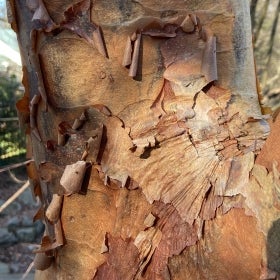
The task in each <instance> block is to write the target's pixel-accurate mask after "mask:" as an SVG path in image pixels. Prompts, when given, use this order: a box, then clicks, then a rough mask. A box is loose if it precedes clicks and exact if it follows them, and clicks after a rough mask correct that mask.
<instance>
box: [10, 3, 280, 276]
mask: <svg viewBox="0 0 280 280" xmlns="http://www.w3.org/2000/svg"><path fill="white" fill-rule="evenodd" d="M121 2H122V3H121V4H120V3H119V2H118V1H113V0H108V1H102V0H96V1H89V0H84V1H80V0H76V1H68V0H63V1H41V0H29V1H27V3H26V4H27V7H26V6H20V9H19V8H17V9H16V11H17V12H16V13H15V12H14V15H13V16H14V19H16V20H17V21H18V22H17V24H18V25H19V26H23V28H22V29H19V30H18V32H19V35H20V36H19V38H20V43H21V44H22V46H21V49H22V56H23V61H24V63H23V65H25V66H24V68H23V69H24V78H23V84H24V86H25V88H26V93H25V96H24V98H23V99H22V100H21V101H20V102H19V103H18V105H17V106H18V110H19V114H20V116H19V118H20V120H21V123H22V124H23V125H27V126H29V129H28V130H27V131H28V133H29V134H30V137H31V139H32V150H33V153H34V160H35V162H34V163H32V164H31V163H30V164H29V166H28V169H29V172H28V173H29V177H30V180H31V185H32V186H33V189H34V193H35V195H36V196H38V197H39V198H40V201H41V207H40V209H39V210H38V212H37V214H36V215H35V217H34V218H35V219H43V220H44V222H45V224H46V232H45V234H44V237H43V238H42V242H41V247H40V248H39V249H38V250H37V255H36V257H35V261H34V263H35V267H36V268H37V270H45V271H42V272H37V273H36V279H46V278H49V279H68V278H69V279H85V280H87V279H116V280H117V279H147V280H148V279H149V280H150V279H182V280H183V279H184V280H185V279H259V278H260V275H266V276H262V277H264V278H263V279H266V278H265V277H267V278H268V276H269V271H270V272H271V271H272V272H271V273H272V274H271V273H270V274H271V275H276V274H273V273H280V270H279V266H278V267H277V265H278V264H280V258H279V254H278V255H277V252H276V249H274V247H275V248H277V246H274V243H275V240H274V239H273V238H271V235H272V236H274V235H273V234H274V232H271V229H272V228H275V227H276V224H275V223H277V219H279V215H280V210H279V209H280V201H279V197H280V182H279V166H280V162H279V152H278V151H277V148H275V147H276V146H277V145H275V143H276V141H277V139H278V138H277V137H279V117H278V118H276V119H275V120H274V122H272V121H271V127H272V129H273V131H272V133H271V134H270V136H269V138H268V141H267V142H266V139H267V137H268V135H269V132H270V126H269V123H268V118H269V116H264V115H262V113H261V110H260V106H259V101H258V96H257V93H256V84H255V73H254V69H255V68H254V61H253V59H252V57H253V56H252V45H251V39H250V36H251V34H250V18H249V15H248V14H247V11H248V10H249V9H248V7H247V5H248V3H247V1H242V0H238V1H232V0H219V1H214V0H206V1H159V0H153V1H148V0H140V1H121ZM185 2H187V4H186V3H185ZM16 5H23V4H22V3H19V4H16ZM10 6H11V11H15V8H16V7H15V6H14V1H10ZM23 7H24V8H23ZM21 8H22V13H23V14H22V15H21V13H20V10H21ZM18 13H19V14H20V15H21V16H18ZM26 23H28V24H26ZM13 26H15V24H13ZM26 34H30V37H29V35H28V36H27V35H26ZM26 36H27V37H26ZM241 38H242V39H241ZM263 147H264V148H263ZM270 151H274V152H273V153H270ZM241 227H242V228H241ZM62 229H63V230H62ZM240 229H242V230H240ZM266 239H267V243H268V244H265V242H266V241H265V240H266ZM271 239H272V240H271ZM220 240H222V242H220ZM248 242H249V243H250V242H251V243H252V244H250V246H249V245H248V244H249V243H248ZM268 247H269V248H268ZM266 248H268V249H267V252H268V255H267V256H266V255H265V252H266ZM244 250H245V251H246V252H244ZM278 253H279V252H278ZM269 254H270V255H269ZM271 255H273V256H276V257H274V258H276V260H273V261H271V259H272V258H271ZM208 275H210V278H207V277H208ZM217 277H218V278H217Z"/></svg>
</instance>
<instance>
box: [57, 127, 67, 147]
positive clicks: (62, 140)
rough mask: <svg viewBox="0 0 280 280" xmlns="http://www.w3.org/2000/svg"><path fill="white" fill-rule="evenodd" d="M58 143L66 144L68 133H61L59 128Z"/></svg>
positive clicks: (59, 144) (60, 144)
mask: <svg viewBox="0 0 280 280" xmlns="http://www.w3.org/2000/svg"><path fill="white" fill-rule="evenodd" d="M57 144H58V146H64V145H65V144H66V135H65V134H63V133H61V132H60V130H59V129H58V131H57Z"/></svg>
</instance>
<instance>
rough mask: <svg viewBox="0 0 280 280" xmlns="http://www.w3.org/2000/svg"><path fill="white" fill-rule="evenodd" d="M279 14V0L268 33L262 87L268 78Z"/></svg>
mask: <svg viewBox="0 0 280 280" xmlns="http://www.w3.org/2000/svg"><path fill="white" fill-rule="evenodd" d="M279 12H280V0H278V5H277V9H276V12H275V15H274V20H273V24H272V28H271V32H270V38H269V48H268V50H267V57H268V59H267V63H266V69H265V73H264V75H263V85H266V82H267V78H268V70H269V69H270V63H271V57H272V53H273V46H274V42H275V37H276V36H275V35H276V30H277V25H278V20H279Z"/></svg>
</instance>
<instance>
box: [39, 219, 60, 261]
mask: <svg viewBox="0 0 280 280" xmlns="http://www.w3.org/2000/svg"><path fill="white" fill-rule="evenodd" d="M62 245H64V237H63V232H62V227H61V221H60V219H59V220H58V221H57V222H56V223H55V224H54V238H53V239H52V238H50V236H48V235H44V236H43V238H42V241H41V247H40V248H39V249H38V250H35V251H34V253H47V254H48V255H50V256H52V255H53V250H54V249H56V248H58V247H60V246H62Z"/></svg>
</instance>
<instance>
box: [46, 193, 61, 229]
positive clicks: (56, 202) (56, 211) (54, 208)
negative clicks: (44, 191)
mask: <svg viewBox="0 0 280 280" xmlns="http://www.w3.org/2000/svg"><path fill="white" fill-rule="evenodd" d="M62 202H63V196H61V195H58V194H53V197H52V201H51V203H50V205H49V207H48V208H47V210H46V217H47V219H48V220H49V221H50V222H51V223H55V222H57V221H58V219H59V217H60V210H61V206H62Z"/></svg>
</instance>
